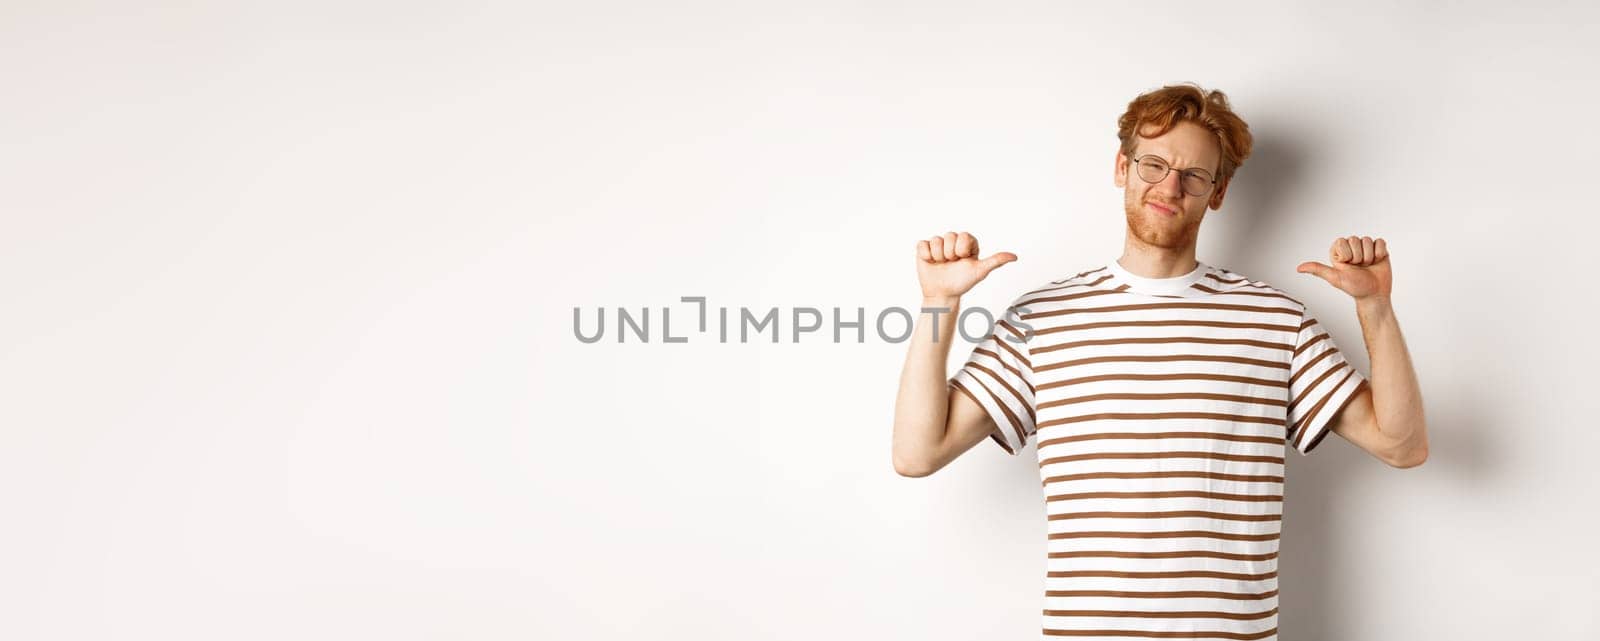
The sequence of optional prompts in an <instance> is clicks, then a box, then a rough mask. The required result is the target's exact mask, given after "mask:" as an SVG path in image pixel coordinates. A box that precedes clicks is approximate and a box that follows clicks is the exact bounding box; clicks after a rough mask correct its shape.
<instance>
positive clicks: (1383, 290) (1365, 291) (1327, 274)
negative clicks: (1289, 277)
mask: <svg viewBox="0 0 1600 641" xmlns="http://www.w3.org/2000/svg"><path fill="white" fill-rule="evenodd" d="M1328 258H1329V260H1330V262H1332V263H1333V266H1332V267H1329V266H1327V265H1324V264H1322V263H1319V262H1316V261H1310V262H1305V263H1300V267H1299V268H1297V269H1295V271H1297V272H1300V273H1302V274H1312V275H1314V276H1317V277H1319V278H1321V279H1322V280H1325V281H1328V284H1330V285H1333V286H1334V287H1337V288H1339V290H1340V291H1343V292H1344V293H1346V294H1349V295H1351V296H1353V297H1355V299H1356V300H1361V299H1364V298H1368V297H1372V296H1379V297H1383V298H1388V296H1389V287H1390V276H1389V248H1388V247H1387V246H1386V245H1384V242H1383V239H1382V238H1379V239H1378V240H1376V241H1374V240H1372V237H1371V236H1346V237H1344V238H1339V239H1337V240H1334V241H1333V247H1331V248H1329V249H1328Z"/></svg>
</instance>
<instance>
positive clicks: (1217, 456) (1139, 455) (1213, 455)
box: [1039, 451, 1283, 466]
mask: <svg viewBox="0 0 1600 641" xmlns="http://www.w3.org/2000/svg"><path fill="white" fill-rule="evenodd" d="M1165 458H1202V459H1210V460H1213V461H1241V462H1246V463H1274V464H1277V465H1282V464H1283V457H1281V456H1257V455H1253V454H1224V453H1222V452H1194V451H1187V452H1089V453H1087V454H1073V455H1071V456H1052V457H1050V458H1047V459H1043V460H1041V461H1039V465H1040V466H1045V465H1056V464H1060V463H1070V462H1072V461H1099V460H1136V459H1165Z"/></svg>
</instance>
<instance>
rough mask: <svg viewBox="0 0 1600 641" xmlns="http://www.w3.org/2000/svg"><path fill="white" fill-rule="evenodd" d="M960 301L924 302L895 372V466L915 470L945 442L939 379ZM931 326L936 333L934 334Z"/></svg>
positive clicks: (944, 397) (945, 403)
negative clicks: (897, 381)
mask: <svg viewBox="0 0 1600 641" xmlns="http://www.w3.org/2000/svg"><path fill="white" fill-rule="evenodd" d="M960 304H961V299H960V298H959V297H955V298H924V299H923V301H922V307H923V308H943V309H941V310H938V311H936V312H935V311H919V312H918V314H917V321H916V328H915V329H914V330H913V331H912V334H911V339H910V345H909V347H908V348H907V350H906V360H905V365H904V367H903V368H902V369H901V370H900V391H899V393H898V394H897V395H896V396H895V404H894V445H893V447H894V458H895V461H896V462H897V465H899V464H909V465H913V466H914V465H915V464H916V462H919V461H925V460H927V459H929V458H931V457H932V455H933V453H934V452H937V451H938V448H939V443H940V442H941V441H942V440H943V439H944V437H945V424H946V422H947V416H946V415H947V413H948V411H949V407H950V405H949V403H950V397H949V394H950V391H949V388H948V387H947V380H948V379H947V377H946V375H945V367H946V362H947V360H948V359H949V356H950V343H951V341H952V340H954V338H955V331H956V325H955V319H956V314H957V313H959V312H960V309H959V308H960ZM935 325H937V331H935Z"/></svg>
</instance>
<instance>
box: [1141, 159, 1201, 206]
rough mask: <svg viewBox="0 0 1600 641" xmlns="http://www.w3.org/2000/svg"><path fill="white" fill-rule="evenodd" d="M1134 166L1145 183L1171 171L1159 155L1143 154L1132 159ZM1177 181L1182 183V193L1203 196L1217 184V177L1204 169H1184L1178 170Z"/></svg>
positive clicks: (1170, 167) (1164, 176)
mask: <svg viewBox="0 0 1600 641" xmlns="http://www.w3.org/2000/svg"><path fill="white" fill-rule="evenodd" d="M1133 162H1134V166H1135V167H1136V171H1135V173H1137V174H1139V178H1140V179H1141V180H1143V181H1145V182H1147V183H1158V182H1161V181H1163V180H1166V179H1167V173H1168V172H1171V171H1172V165H1169V164H1167V161H1166V160H1165V159H1163V158H1162V157H1160V156H1156V155H1153V154H1145V155H1143V156H1140V157H1138V158H1134V159H1133ZM1179 176H1180V177H1179V179H1178V183H1179V184H1181V185H1183V193H1186V194H1189V195H1190V196H1204V195H1206V194H1207V193H1210V192H1211V188H1212V187H1213V186H1215V185H1216V184H1217V179H1215V178H1212V177H1211V172H1208V171H1206V170H1204V169H1185V170H1183V171H1181V172H1179Z"/></svg>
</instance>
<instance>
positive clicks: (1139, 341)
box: [1028, 336, 1294, 355]
mask: <svg viewBox="0 0 1600 641" xmlns="http://www.w3.org/2000/svg"><path fill="white" fill-rule="evenodd" d="M1165 343H1203V344H1207V345H1249V346H1252V347H1261V348H1264V349H1281V350H1283V351H1286V352H1288V351H1292V350H1293V349H1294V345H1293V344H1292V343H1272V342H1268V341H1257V340H1250V339H1248V338H1202V337H1199V336H1161V337H1152V338H1133V337H1129V338H1103V339H1098V340H1089V341H1074V342H1071V343H1061V344H1058V345H1050V346H1048V347H1035V348H1032V349H1029V350H1028V354H1030V355H1038V354H1040V353H1043V352H1054V351H1056V350H1062V349H1072V348H1075V347H1089V346H1092V345H1155V344H1165Z"/></svg>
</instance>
